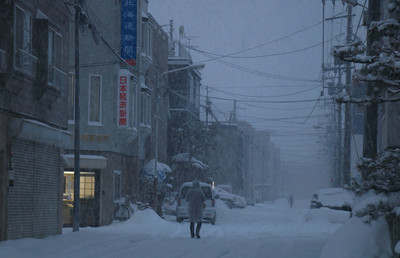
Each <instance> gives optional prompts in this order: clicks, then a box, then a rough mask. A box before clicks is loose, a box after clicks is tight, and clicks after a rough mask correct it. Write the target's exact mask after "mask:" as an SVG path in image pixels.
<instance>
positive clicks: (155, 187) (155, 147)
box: [154, 72, 160, 215]
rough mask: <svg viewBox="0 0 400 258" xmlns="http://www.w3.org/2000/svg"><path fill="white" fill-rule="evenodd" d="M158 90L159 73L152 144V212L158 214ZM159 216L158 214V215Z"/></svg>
mask: <svg viewBox="0 0 400 258" xmlns="http://www.w3.org/2000/svg"><path fill="white" fill-rule="evenodd" d="M159 89H160V72H158V73H157V89H156V138H155V144H154V210H155V211H156V212H157V213H158V168H157V165H158V164H157V163H158V119H159V101H160V96H159V92H158V91H159ZM159 215H160V214H159Z"/></svg>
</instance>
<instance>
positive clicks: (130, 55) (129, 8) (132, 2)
mask: <svg viewBox="0 0 400 258" xmlns="http://www.w3.org/2000/svg"><path fill="white" fill-rule="evenodd" d="M136 19H137V0H122V1H121V57H122V58H123V59H124V60H125V61H126V62H127V63H128V64H129V65H136V39H137V20H136Z"/></svg>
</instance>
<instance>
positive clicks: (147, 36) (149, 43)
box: [140, 20, 153, 58]
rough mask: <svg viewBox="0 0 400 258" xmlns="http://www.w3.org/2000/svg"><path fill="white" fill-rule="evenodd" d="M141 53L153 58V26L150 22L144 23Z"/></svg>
mask: <svg viewBox="0 0 400 258" xmlns="http://www.w3.org/2000/svg"><path fill="white" fill-rule="evenodd" d="M140 47H141V49H142V50H141V52H142V53H144V54H145V55H147V56H148V57H150V58H152V56H153V25H152V24H151V22H150V21H148V20H147V21H143V22H142V40H141V46H140Z"/></svg>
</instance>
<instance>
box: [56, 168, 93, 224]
mask: <svg viewBox="0 0 400 258" xmlns="http://www.w3.org/2000/svg"><path fill="white" fill-rule="evenodd" d="M99 173H100V172H99V171H86V170H85V171H81V172H80V188H79V199H80V210H79V214H80V216H79V225H80V226H81V227H97V226H99V212H100V210H99V192H100V191H99V188H100V182H99V178H100V177H99ZM74 198H75V196H74V172H73V171H72V170H66V171H64V193H63V226H64V227H71V226H72V223H73V210H74Z"/></svg>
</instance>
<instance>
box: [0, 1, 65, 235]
mask: <svg viewBox="0 0 400 258" xmlns="http://www.w3.org/2000/svg"><path fill="white" fill-rule="evenodd" d="M0 9H1V12H0V38H1V39H2V40H1V41H0V192H1V194H0V205H1V209H0V241H1V240H7V239H17V238H23V237H36V238H38V237H45V236H49V235H55V234H60V233H61V230H62V222H61V221H62V219H61V217H62V216H61V215H62V207H61V200H62V187H61V186H62V181H63V180H62V167H63V166H64V162H63V159H62V157H61V154H62V153H63V152H64V144H65V142H66V141H67V140H68V138H69V137H70V135H69V133H68V132H67V131H66V129H67V114H66V113H65V112H63V111H64V110H65V109H66V107H67V102H66V101H67V99H66V96H67V87H66V85H67V84H66V81H67V78H66V74H67V70H68V51H69V49H68V39H69V31H68V15H67V13H66V12H65V6H64V3H63V2H59V1H58V2H54V1H50V0H44V1H31V0H25V1H24V0H17V1H2V2H1V3H0Z"/></svg>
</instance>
